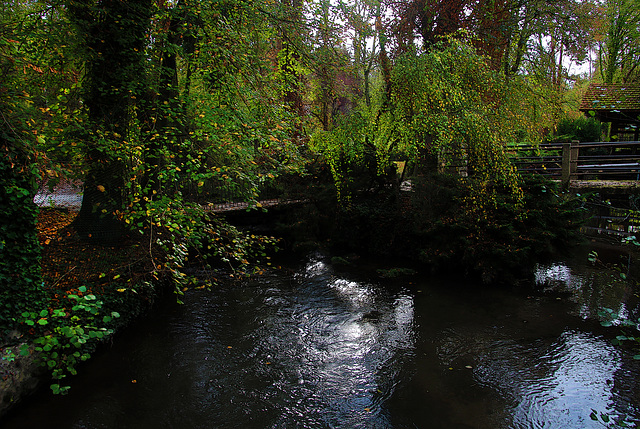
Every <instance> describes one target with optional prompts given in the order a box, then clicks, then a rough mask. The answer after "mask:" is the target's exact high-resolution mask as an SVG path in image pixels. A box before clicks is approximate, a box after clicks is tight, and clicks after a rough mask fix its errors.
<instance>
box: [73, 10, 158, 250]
mask: <svg viewBox="0 0 640 429" xmlns="http://www.w3.org/2000/svg"><path fill="white" fill-rule="evenodd" d="M67 6H68V9H69V15H70V17H71V19H72V22H73V23H74V25H75V26H76V28H77V30H78V33H79V34H80V35H81V36H82V38H83V39H84V43H85V46H86V47H87V51H88V52H87V55H88V60H87V65H86V68H87V74H86V86H85V88H86V89H85V95H84V102H85V105H86V107H87V108H88V111H89V123H88V124H87V128H86V129H85V136H84V137H85V138H84V140H85V143H86V145H87V152H86V160H87V164H88V173H87V175H86V177H85V189H84V196H83V200H82V208H81V210H80V213H78V217H77V218H76V223H75V227H76V229H77V231H78V233H79V234H80V235H81V236H83V237H84V238H87V239H90V240H91V241H95V242H98V243H103V244H114V243H117V242H118V241H119V240H120V237H121V235H122V233H123V226H122V224H121V223H120V222H119V221H118V219H117V218H116V216H115V214H114V213H115V211H116V210H119V209H121V208H122V205H123V188H124V183H125V181H126V178H125V162H126V155H125V154H126V152H127V151H126V146H127V144H128V143H127V142H128V141H129V140H130V136H129V134H130V129H129V128H130V126H131V125H130V124H131V121H132V119H133V112H134V111H135V105H136V103H137V101H138V100H140V99H142V98H143V94H144V93H145V91H146V83H147V82H146V70H145V56H144V51H145V43H146V41H147V39H146V37H147V34H148V27H149V23H150V17H151V14H152V2H151V1H150V0H136V1H129V2H122V1H115V0H102V1H98V2H97V4H95V2H93V1H86V0H85V1H69V2H67Z"/></svg>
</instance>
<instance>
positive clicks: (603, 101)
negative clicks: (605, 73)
mask: <svg viewBox="0 0 640 429" xmlns="http://www.w3.org/2000/svg"><path fill="white" fill-rule="evenodd" d="M580 110H581V111H588V110H596V111H598V110H607V111H615V110H619V111H629V110H633V111H640V85H637V84H636V85H623V84H596V83H592V84H591V85H589V88H587V92H586V93H585V94H584V96H583V97H582V103H581V104H580Z"/></svg>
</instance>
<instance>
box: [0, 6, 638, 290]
mask: <svg viewBox="0 0 640 429" xmlns="http://www.w3.org/2000/svg"><path fill="white" fill-rule="evenodd" d="M636 3H637V2H635V1H634V0H607V1H601V2H598V1H596V0H590V1H578V0H557V1H551V2H549V1H534V2H529V1H521V0H500V1H494V0H482V1H467V0H448V1H431V0H341V1H329V0H309V1H304V2H303V1H302V0H278V1H275V0H274V1H259V0H242V1H236V0H207V1H197V2H196V1H193V0H177V1H152V0H135V1H127V2H123V1H117V0H77V1H76V0H68V1H63V0H56V1H4V2H2V4H1V7H2V10H1V11H2V16H1V21H0V68H1V72H2V81H1V82H0V85H1V86H0V108H1V109H2V111H1V112H0V113H1V114H2V115H1V118H0V120H1V121H2V122H1V129H2V139H3V140H2V145H3V150H4V151H6V152H7V153H10V154H11V157H19V158H20V159H19V160H18V158H15V160H16V162H13V161H11V162H10V163H9V164H7V165H5V168H8V169H9V170H10V172H11V174H13V175H14V176H15V177H16V180H18V179H20V180H23V182H21V183H22V184H23V185H24V186H23V185H21V186H23V187H22V188H24V189H27V190H28V191H27V192H28V193H29V194H32V193H33V192H34V190H35V185H34V184H35V180H36V179H39V180H40V181H41V182H42V181H45V182H46V181H48V182H50V183H54V182H55V181H56V180H59V179H60V178H61V177H70V178H74V179H81V180H82V182H83V183H84V199H83V205H82V209H81V211H80V214H79V216H78V219H77V221H76V227H77V228H78V230H79V231H80V232H81V234H82V235H83V236H84V237H85V238H86V239H90V240H94V241H100V242H105V243H106V242H118V241H119V240H120V239H121V237H122V236H123V235H124V234H139V235H140V236H143V237H146V238H147V239H149V240H150V242H153V243H156V244H158V245H160V247H161V248H162V249H163V250H162V252H160V254H158V253H156V254H154V255H153V258H157V261H156V262H157V263H154V266H156V267H159V268H158V270H159V271H166V272H170V273H172V274H173V275H176V276H178V277H177V278H179V271H180V270H179V269H180V267H181V266H182V265H183V264H184V260H185V258H186V255H187V253H188V252H187V249H189V248H193V247H194V246H195V247H200V248H202V247H208V248H209V249H213V250H212V252H213V253H216V254H218V255H226V256H224V258H225V259H229V258H230V259H235V260H238V261H244V260H245V257H244V254H243V253H242V249H240V248H234V247H233V246H235V244H233V243H238V242H240V241H241V240H235V241H233V240H234V239H233V238H232V239H230V241H229V242H227V244H226V245H225V246H227V247H224V246H222V247H216V245H214V246H212V245H211V242H212V241H211V240H213V242H217V243H222V242H223V241H224V240H222V241H216V239H215V236H216V234H218V233H220V234H221V232H220V231H223V230H224V231H227V232H226V233H225V234H227V233H228V234H230V233H229V231H230V230H229V229H228V228H227V226H223V224H221V223H216V222H212V221H211V219H210V216H209V215H208V214H207V213H206V212H205V211H203V210H202V208H201V207H202V204H201V203H202V202H203V201H207V200H213V199H216V198H242V199H246V200H255V199H256V198H257V197H258V196H259V194H260V192H261V190H263V189H266V188H269V187H272V188H273V187H274V186H275V184H276V182H277V178H278V177H281V176H284V175H287V174H293V173H296V174H304V171H305V166H306V165H307V164H308V163H310V162H315V161H318V160H319V161H321V162H325V163H326V164H327V165H328V167H329V169H330V171H331V172H332V175H333V178H334V181H335V187H336V190H337V195H338V197H339V199H340V200H341V201H344V202H347V204H345V207H348V206H349V204H348V202H349V200H350V198H351V195H352V194H353V193H354V192H355V188H354V186H356V185H355V184H356V183H357V182H358V180H357V179H358V176H360V177H363V176H367V177H369V178H370V179H371V181H373V182H376V180H378V179H377V178H380V177H382V176H384V175H387V177H392V176H393V174H392V170H393V165H394V164H393V162H394V161H405V162H406V163H407V166H408V168H407V170H411V171H413V172H414V173H415V174H416V175H420V174H424V173H425V172H427V171H441V172H442V171H448V172H455V173H456V174H457V175H458V177H459V178H460V180H463V181H465V182H466V183H471V184H473V186H469V187H468V189H469V190H470V191H469V192H470V195H469V196H468V197H469V201H475V203H474V204H476V206H477V207H489V206H491V205H492V204H494V203H493V201H494V199H495V193H496V192H503V191H505V190H506V192H507V193H508V195H509V198H512V199H513V201H514V204H518V203H517V202H518V201H520V200H521V199H522V191H521V190H520V179H519V178H518V176H517V175H516V174H515V172H514V171H513V169H512V167H511V166H510V164H509V163H508V162H507V159H506V154H505V148H506V146H507V144H510V143H514V142H522V141H527V142H534V143H535V142H539V141H541V140H542V139H543V138H545V136H547V135H548V134H549V133H550V132H552V131H553V130H554V128H555V127H556V125H557V123H558V122H559V121H560V120H562V119H564V118H565V116H570V115H571V114H572V112H570V111H568V107H567V106H568V104H567V102H566V101H567V100H569V99H570V98H569V97H568V94H571V92H569V91H570V90H571V91H573V92H574V93H575V92H576V91H579V88H580V87H581V86H584V85H583V83H582V82H584V81H585V80H587V79H589V78H591V77H593V79H602V80H603V81H604V82H637V79H638V76H639V75H638V70H639V68H638V62H639V61H640V59H639V56H638V46H640V43H639V29H638V27H639V19H638V18H639V15H638V8H637V7H636V6H637V5H636ZM595 53H597V54H598V55H597V59H595V60H594V61H595V62H594V64H592V65H593V67H595V68H596V69H597V70H598V73H595V74H593V76H590V75H585V74H583V75H573V74H571V73H570V70H571V67H570V66H574V67H575V66H576V65H579V64H583V63H585V62H586V61H587V60H588V58H596V56H595V55H590V54H595ZM572 88H573V89H572ZM574 114H575V113H574ZM9 159H14V158H9ZM34 162H35V163H34ZM32 165H36V166H37V167H38V169H37V171H38V173H37V174H33V173H35V171H36V170H34V169H32V168H30V166H32ZM30 174H32V175H30ZM37 176H38V177H37ZM385 180H386V179H385ZM373 182H371V183H373ZM27 184H28V186H27ZM357 186H360V185H357ZM22 188H21V189H22ZM494 205H495V204H494ZM187 213H188V214H187ZM211 225H217V226H216V227H212V226H211ZM216 228H218V229H216ZM216 231H217V232H216ZM228 234H227V235H228ZM212 237H213V238H212ZM250 241H251V240H248V241H246V242H245V241H242V242H243V243H245V244H247V248H248V247H250V246H249V245H250ZM206 243H209V244H208V245H206ZM3 246H4V244H3ZM243 249H245V250H246V248H244V247H243ZM229 255H231V256H229Z"/></svg>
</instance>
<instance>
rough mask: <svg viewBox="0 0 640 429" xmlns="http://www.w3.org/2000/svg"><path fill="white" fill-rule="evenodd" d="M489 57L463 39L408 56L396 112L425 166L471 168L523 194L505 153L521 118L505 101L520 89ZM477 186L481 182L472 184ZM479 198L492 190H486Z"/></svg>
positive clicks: (480, 178)
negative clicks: (510, 83) (495, 68)
mask: <svg viewBox="0 0 640 429" xmlns="http://www.w3.org/2000/svg"><path fill="white" fill-rule="evenodd" d="M487 61H488V60H487V59H486V58H484V57H482V56H480V55H478V54H477V53H476V52H475V50H474V48H473V47H472V46H471V45H470V44H469V43H466V42H464V41H462V40H460V39H453V38H451V39H447V40H446V41H443V42H441V43H439V44H436V45H434V46H433V47H431V48H430V49H429V50H428V51H427V52H426V53H425V54H423V55H420V56H416V55H414V54H407V55H405V56H403V57H402V58H400V59H399V60H398V62H397V63H396V65H395V67H394V70H393V76H392V77H393V104H394V106H395V111H394V116H395V121H396V123H397V125H398V134H399V136H400V143H399V149H400V150H402V151H403V152H404V153H407V154H409V155H410V156H411V157H412V158H413V159H415V160H416V162H418V163H419V165H420V163H421V164H422V165H420V167H422V168H433V167H430V166H429V165H428V163H425V160H427V159H432V160H434V161H435V163H436V165H438V166H440V168H443V167H444V168H453V169H464V170H465V171H466V172H467V174H469V175H471V176H472V177H473V179H474V180H476V181H477V182H478V183H482V182H484V183H487V182H492V181H500V182H502V183H503V184H504V185H506V186H507V187H508V188H509V189H510V190H511V193H512V194H513V195H514V197H516V198H521V196H522V194H521V192H520V188H519V180H518V178H517V176H516V174H515V171H514V170H513V168H512V166H511V165H510V164H509V162H508V160H507V157H506V155H505V152H504V146H505V145H506V143H508V142H511V141H514V140H515V139H516V131H517V130H518V127H519V124H518V121H517V117H516V116H515V115H514V112H512V111H510V110H509V107H510V105H509V104H508V103H506V102H505V100H506V99H507V98H508V97H512V96H514V95H515V94H511V93H510V92H509V90H510V88H509V86H508V85H507V84H506V83H505V81H504V80H503V79H502V78H501V76H499V75H498V74H497V73H494V72H492V71H491V69H490V68H489V67H488V63H487ZM470 189H472V190H473V189H474V188H470ZM478 190H479V191H480V192H479V193H475V194H474V198H476V199H477V200H478V202H480V200H479V199H480V198H481V197H482V196H483V195H486V197H487V198H488V199H489V200H490V199H491V198H492V194H491V193H490V192H486V191H487V190H486V189H482V186H481V187H480V188H478Z"/></svg>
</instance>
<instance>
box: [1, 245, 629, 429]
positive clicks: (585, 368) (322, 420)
mask: <svg viewBox="0 0 640 429" xmlns="http://www.w3.org/2000/svg"><path fill="white" fill-rule="evenodd" d="M576 261H577V262H576ZM584 262H586V254H580V255H578V256H577V257H576V258H575V261H573V262H572V261H571V260H570V261H563V262H557V263H550V264H547V265H541V266H539V268H538V269H537V272H536V278H537V282H538V284H539V287H538V288H531V289H526V290H525V289H523V288H516V287H514V288H504V287H501V288H498V287H495V288H494V287H485V286H480V285H478V284H474V283H472V282H469V281H466V280H464V279H456V278H443V277H439V278H430V277H424V276H412V277H401V278H396V279H382V278H379V277H377V276H376V275H375V269H373V268H371V267H364V268H363V267H360V268H354V267H341V266H333V265H332V264H331V259H330V258H327V257H324V256H322V255H319V254H313V255H310V256H308V257H307V258H306V259H304V260H302V261H297V262H295V263H290V264H288V265H287V267H286V268H281V269H273V270H271V271H270V272H268V273H266V274H265V275H262V276H258V277H256V278H254V279H251V280H245V281H242V282H235V283H229V284H223V285H221V286H219V287H216V288H214V289H211V290H194V291H189V292H188V293H187V294H186V295H185V298H184V305H181V306H179V305H176V304H175V300H174V299H173V298H172V297H168V299H167V300H163V302H160V303H158V304H157V305H156V306H155V308H154V310H153V311H152V312H151V314H150V315H148V316H147V317H145V318H143V319H141V320H140V321H139V322H137V323H136V325H135V326H133V327H132V328H130V329H126V330H124V331H123V332H120V333H119V334H118V335H117V336H116V337H115V339H114V341H113V343H112V344H111V345H109V346H106V347H104V349H103V350H101V351H100V352H99V353H96V356H95V357H94V359H92V360H91V361H89V362H88V363H86V364H85V365H83V366H82V367H81V368H80V374H79V375H78V376H76V377H73V379H72V380H71V390H70V392H69V394H68V395H66V396H58V397H55V396H53V395H51V394H50V393H49V392H48V391H43V392H41V393H39V394H37V395H36V396H35V397H33V398H32V399H31V400H29V401H28V402H26V403H25V404H23V405H21V406H20V407H18V408H17V409H16V410H14V411H13V412H12V413H11V414H9V415H8V416H7V417H6V418H5V420H4V421H0V427H2V428H4V429H16V428H57V429H60V428H62V429H64V428H136V429H142V428H154V429H159V428H242V429H250V428H448V429H452V428H492V429H493V428H563V429H567V428H581V429H582V428H603V427H614V426H613V423H609V425H608V426H607V425H606V424H604V423H603V422H602V421H600V422H598V421H594V420H592V419H591V418H590V414H591V413H592V410H595V411H596V412H597V413H598V414H599V415H600V413H604V414H606V416H608V417H609V418H610V419H611V421H612V422H613V421H616V422H621V421H624V422H626V424H628V425H629V427H636V426H637V425H638V423H639V422H640V384H639V382H638V381H639V380H640V377H639V376H640V361H638V360H634V359H633V352H634V351H633V350H632V349H629V348H625V347H620V346H614V345H612V343H611V339H612V338H614V337H615V336H616V335H619V330H618V329H616V328H603V327H601V326H600V323H599V321H598V319H597V311H598V309H599V308H601V307H609V308H613V309H615V310H616V311H618V312H621V313H623V314H629V315H631V314H635V315H636V318H637V317H638V315H637V312H636V310H637V297H636V296H635V295H634V292H636V291H634V290H633V289H632V288H631V287H630V286H629V285H628V284H627V283H626V282H622V281H620V280H617V279H616V277H615V275H612V274H610V273H604V272H603V271H602V270H598V269H593V268H590V267H588V266H586V264H585V263H584ZM45 390H46V389H45Z"/></svg>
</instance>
